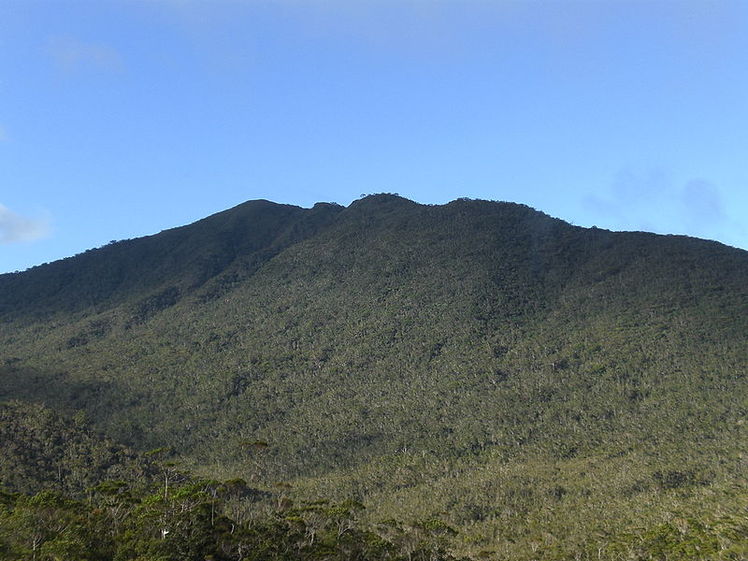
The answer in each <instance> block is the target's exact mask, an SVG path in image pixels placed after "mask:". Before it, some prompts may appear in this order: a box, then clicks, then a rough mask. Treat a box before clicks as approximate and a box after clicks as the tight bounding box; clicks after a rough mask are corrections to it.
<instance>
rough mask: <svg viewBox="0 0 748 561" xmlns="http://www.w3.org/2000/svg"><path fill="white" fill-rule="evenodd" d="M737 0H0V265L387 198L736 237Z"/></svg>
mask: <svg viewBox="0 0 748 561" xmlns="http://www.w3.org/2000/svg"><path fill="white" fill-rule="evenodd" d="M747 161H748V2H720V1H715V2H707V1H682V2H678V1H670V0H668V1H665V2H657V1H646V2H645V1H639V2H614V1H609V2H593V1H587V2H562V1H555V2H552V1H548V2H539V1H532V2H529V1H528V2H504V1H495V2H489V1H470V0H464V1H459V2H458V1H446V0H445V1H436V0H432V1H427V0H421V1H405V0H402V1H399V2H388V1H387V0H384V1H379V2H373V1H372V2H367V1H366V0H361V1H358V2H350V1H342V0H341V1H335V0H328V1H325V2H322V1H319V2H315V1H313V0H312V1H307V2H301V1H287V0H276V1H274V2H260V1H247V2H238V1H235V2H220V1H218V2H216V1H212V2H208V1H207V0H206V1H203V2H197V1H184V0H182V1H180V0H163V1H158V0H151V1H107V0H99V1H94V0H90V1H86V2H83V1H75V0H70V1H62V0H60V1H46V2H45V1H36V0H4V1H3V2H0V272H6V271H13V270H21V269H24V268H26V267H29V266H32V265H35V264H40V263H43V262H47V261H52V260H55V259H59V258H62V257H66V256H69V255H73V254H76V253H79V252H81V251H84V250H86V249H88V248H91V247H96V246H100V245H102V244H105V243H107V242H108V241H110V240H113V239H124V238H131V237H136V236H142V235H148V234H152V233H156V232H158V231H160V230H163V229H166V228H170V227H174V226H178V225H182V224H186V223H189V222H192V221H194V220H197V219H199V218H202V217H204V216H207V215H209V214H211V213H214V212H217V211H220V210H223V209H226V208H229V207H231V206H234V205H236V204H239V203H241V202H243V201H245V200H249V199H256V198H267V199H270V200H273V201H277V202H283V203H291V204H297V205H301V206H310V205H312V204H313V203H315V202H317V201H335V202H338V203H341V204H345V205H347V204H349V203H350V202H351V201H352V200H355V199H357V198H359V196H360V195H361V194H362V193H376V192H397V193H400V194H401V195H403V196H405V197H408V198H411V199H414V200H416V201H418V202H422V203H444V202H447V201H449V200H452V199H455V198H457V197H472V198H483V199H493V200H506V201H514V202H521V203H525V204H528V205H530V206H533V207H535V208H537V209H539V210H542V211H544V212H546V213H548V214H551V215H553V216H557V217H559V218H563V219H565V220H567V221H570V222H572V223H574V224H577V225H581V226H592V225H597V226H598V227H602V228H609V229H615V230H647V231H654V232H658V233H676V234H688V235H693V236H698V237H704V238H709V239H716V240H719V241H721V242H723V243H726V244H729V245H732V246H736V247H741V248H744V249H748V218H747V217H748V164H746V162H747Z"/></svg>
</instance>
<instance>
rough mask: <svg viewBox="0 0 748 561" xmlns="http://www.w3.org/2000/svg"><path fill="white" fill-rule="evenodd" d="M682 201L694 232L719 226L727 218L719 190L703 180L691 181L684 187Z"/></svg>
mask: <svg viewBox="0 0 748 561" xmlns="http://www.w3.org/2000/svg"><path fill="white" fill-rule="evenodd" d="M681 200H682V203H683V210H684V214H685V218H686V221H687V223H688V225H689V227H690V228H692V229H694V230H697V231H698V230H703V229H707V228H709V227H713V226H717V225H719V224H721V223H723V222H724V221H725V219H726V218H727V215H726V214H725V210H724V205H723V204H722V196H721V194H720V192H719V189H717V187H716V186H714V185H713V184H711V183H709V182H708V181H705V180H703V179H694V180H693V181H689V182H688V183H687V184H686V185H685V186H684V187H683V191H682V193H681Z"/></svg>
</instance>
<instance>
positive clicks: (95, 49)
mask: <svg viewBox="0 0 748 561" xmlns="http://www.w3.org/2000/svg"><path fill="white" fill-rule="evenodd" d="M49 53H50V55H51V56H52V59H53V60H54V62H55V65H56V66H57V68H59V69H60V70H62V71H63V72H65V73H74V72H77V71H81V70H86V69H94V70H104V71H108V72H112V71H119V70H121V69H122V57H121V55H120V54H119V52H118V51H117V50H116V49H114V48H112V47H109V46H107V45H102V44H97V43H85V42H83V41H80V40H78V39H76V38H74V37H54V38H52V39H51V40H50V42H49Z"/></svg>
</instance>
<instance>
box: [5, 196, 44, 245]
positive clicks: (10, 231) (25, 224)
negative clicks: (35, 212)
mask: <svg viewBox="0 0 748 561" xmlns="http://www.w3.org/2000/svg"><path fill="white" fill-rule="evenodd" d="M47 234H49V222H48V221H47V220H43V219H38V218H29V217H26V216H21V215H20V214H16V213H15V212H13V211H12V210H10V209H9V208H8V207H6V206H4V205H2V204H0V244H9V243H17V242H30V241H34V240H38V239H40V238H43V237H45V236H47Z"/></svg>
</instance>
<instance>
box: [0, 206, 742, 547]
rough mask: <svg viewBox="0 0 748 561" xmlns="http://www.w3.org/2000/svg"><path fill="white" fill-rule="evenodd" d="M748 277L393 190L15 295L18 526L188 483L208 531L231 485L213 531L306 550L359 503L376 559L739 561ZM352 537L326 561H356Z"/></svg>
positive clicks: (3, 343) (11, 324)
mask: <svg viewBox="0 0 748 561" xmlns="http://www.w3.org/2000/svg"><path fill="white" fill-rule="evenodd" d="M747 281H748V252H745V251H742V250H738V249H734V248H730V247H727V246H724V245H721V244H718V243H716V242H709V241H705V240H699V239H694V238H687V237H682V236H658V235H653V234H646V233H641V232H627V233H622V232H609V231H606V230H601V229H597V228H593V229H585V228H579V227H575V226H572V225H569V224H567V223H565V222H563V221H560V220H557V219H554V218H551V217H549V216H547V215H545V214H543V213H541V212H538V211H535V210H533V209H531V208H529V207H526V206H523V205H517V204H512V203H498V202H487V201H472V200H464V199H463V200H457V201H453V202H452V203H449V204H447V205H441V206H427V205H419V204H417V203H414V202H412V201H408V200H406V199H403V198H400V197H398V196H395V195H374V196H369V197H365V198H363V199H360V200H358V201H356V202H354V203H353V204H351V205H350V206H349V207H347V208H346V207H341V206H338V205H331V204H318V205H315V206H314V208H311V209H302V208H298V207H293V206H288V205H278V204H275V203H271V202H268V201H250V202H248V203H245V204H243V205H240V206H238V207H236V208H234V209H230V210H227V211H225V212H222V213H219V214H216V215H213V216H211V217H208V218H206V219H204V220H201V221H199V222H196V223H194V224H191V225H188V226H184V227H181V228H175V229H173V230H167V231H165V232H162V233H160V234H157V235H154V236H150V237H147V238H140V239H134V240H127V241H121V242H114V243H111V244H109V245H107V246H105V247H102V248H99V249H96V250H91V251H88V252H86V253H83V254H81V255H78V256H75V257H71V258H68V259H65V260H62V261H58V262H55V263H51V264H47V265H43V266H40V267H35V268H33V269H30V270H28V271H25V272H23V273H14V274H9V275H0V353H1V355H0V376H2V380H3V384H2V386H0V400H6V401H8V402H9V403H8V404H6V405H4V406H3V409H2V410H1V411H2V416H0V420H1V422H2V424H1V425H0V437H2V440H3V442H2V446H3V451H4V452H5V451H7V453H4V456H5V457H4V458H3V460H2V462H0V477H1V478H2V481H3V482H4V483H5V485H6V488H7V491H8V493H9V494H7V497H6V498H5V499H3V500H4V501H5V502H4V503H3V504H4V505H5V506H4V507H3V508H4V509H5V510H4V511H3V513H4V514H0V522H1V523H2V524H6V525H8V524H9V525H10V526H7V527H8V528H10V527H12V525H13V524H15V523H16V522H14V520H15V518H14V517H17V516H20V514H17V513H18V512H31V511H33V510H34V509H35V508H37V507H36V506H33V505H37V504H41V503H34V502H33V501H42V502H44V501H47V500H54V501H63V502H64V501H79V502H80V501H84V502H85V501H86V500H87V499H86V497H87V495H86V493H87V492H88V491H86V490H87V489H93V488H96V486H97V485H98V486H101V485H105V486H106V485H112V483H111V482H112V481H124V482H125V483H123V485H126V486H127V489H128V491H127V492H128V493H129V495H128V496H133V497H135V496H136V497H137V499H133V502H132V503H131V506H130V507H128V508H130V510H128V512H130V513H131V514H132V516H133V517H134V518H133V519H132V520H131V521H134V519H135V518H136V517H137V516H140V514H138V515H137V516H136V514H135V513H136V510H137V508H141V507H142V508H145V509H146V510H147V508H150V506H148V507H147V508H146V507H145V506H144V504H148V505H155V504H161V507H163V508H167V506H165V503H163V504H162V503H159V502H158V501H166V500H167V499H168V497H166V496H164V492H163V489H162V488H161V484H162V483H163V482H162V481H161V478H162V476H163V472H164V470H167V471H168V470H169V469H173V470H175V472H176V471H177V470H178V471H179V473H181V474H182V475H181V476H180V477H181V479H180V480H179V483H177V484H176V485H177V486H178V487H179V486H182V487H183V488H185V489H191V490H190V491H184V492H185V493H186V494H187V495H189V493H192V492H195V493H198V495H199V498H196V499H195V504H202V505H203V506H202V507H200V508H205V509H207V508H208V506H209V505H210V504H212V505H213V506H212V507H211V508H212V509H213V511H212V512H213V516H214V517H213V518H212V525H211V526H210V528H215V525H214V524H215V504H214V503H210V500H214V501H217V500H218V498H217V497H218V496H217V495H215V494H216V493H218V491H217V489H218V488H219V486H220V485H224V484H225V483H221V482H225V481H233V480H236V479H241V480H243V481H244V485H245V486H246V488H247V489H251V492H249V491H248V492H247V493H248V495H247V496H246V497H244V498H243V499H242V498H241V497H234V496H232V497H231V498H230V500H226V501H224V502H225V504H224V503H222V504H221V507H220V509H222V510H220V512H221V513H222V514H221V516H224V517H225V519H226V520H231V521H233V522H232V523H235V524H239V525H241V524H244V526H243V527H246V528H248V529H247V531H250V528H258V527H262V528H267V532H275V531H278V532H285V533H284V534H283V535H287V536H289V537H288V539H289V540H297V538H298V536H296V534H294V532H296V531H301V530H299V528H300V527H297V528H295V529H294V528H292V526H293V524H291V525H290V526H289V522H288V520H287V519H288V517H289V516H291V517H292V518H293V517H294V516H295V517H297V518H301V519H302V521H303V526H304V528H303V531H304V532H307V531H309V530H308V524H309V520H307V518H308V517H309V516H311V515H309V512H312V511H314V509H312V510H311V511H309V510H304V509H306V508H308V507H309V505H314V504H316V503H315V501H318V500H322V499H324V500H325V501H329V502H327V503H324V504H325V505H326V506H325V507H324V509H328V510H329V509H333V510H334V509H335V508H344V507H341V506H340V505H349V506H350V505H353V504H357V505H358V504H360V505H362V506H365V508H361V509H358V508H356V509H354V510H355V512H356V515H355V524H353V523H352V527H354V526H355V532H359V533H355V532H353V531H352V532H351V534H350V535H354V534H355V536H356V540H361V541H360V542H359V541H357V542H356V545H355V547H354V545H351V544H348V545H347V546H345V547H349V546H350V547H352V548H353V549H351V550H350V551H354V550H355V551H358V552H359V553H356V554H355V555H359V557H358V558H362V559H363V558H391V559H395V558H399V557H398V556H400V557H402V558H409V559H410V558H411V557H413V555H416V553H415V552H416V551H420V552H421V553H420V554H422V555H424V556H425V555H435V556H446V555H450V554H451V555H455V556H465V555H469V556H472V557H485V558H492V559H541V558H542V559H575V558H589V559H620V558H626V559H629V558H630V559H740V558H741V555H745V543H746V511H745V510H744V506H745V503H746V497H747V496H748V495H746V473H747V472H748V469H746V466H747V464H746V462H747V461H748V460H747V459H746V458H748V456H747V455H746V454H747V453H748V438H747V435H746V425H745V418H746V413H748V399H747V398H748V392H746V369H747V368H746V367H747V365H748V356H747V353H748V351H747V350H746V349H748V341H747V340H746V338H747V336H748V282H747ZM11 400H12V401H11ZM31 404H44V405H43V406H42V405H31ZM59 415H62V416H61V417H60V416H59ZM29 419H33V421H31V420H29ZM76 423H77V424H76ZM99 434H102V435H105V436H97V435H99ZM54 435H57V436H54ZM107 439H109V440H107ZM164 448H167V449H168V450H170V452H168V453H166V452H162V453H159V454H155V455H154V456H143V454H144V453H145V452H147V451H150V450H154V449H164ZM161 456H164V457H161ZM167 456H168V457H167ZM166 464H169V465H172V466H173V467H171V468H167V467H165V465H166ZM188 472H189V473H191V475H187V473H188ZM213 480H216V481H213ZM211 481H212V483H206V482H211ZM107 482H109V483H107ZM120 488H124V487H118V489H120ZM107 489H108V487H107ZM17 492H21V493H24V495H15V494H13V493H17ZM40 492H42V493H43V492H54V493H58V494H57V495H54V497H55V498H50V497H52V495H44V496H42V497H41V498H39V497H40V496H39V495H38V493H40ZM119 492H120V491H117V493H119ZM60 493H62V494H60ZM89 493H90V492H89ZM158 493H161V498H160V499H156V498H153V497H155V496H157V495H158ZM200 493H202V494H200ZM211 493H212V494H213V495H215V496H213V495H211ZM115 494H116V493H115ZM4 496H5V495H4ZM211 496H213V499H210V500H208V499H207V498H206V497H208V498H209V497H211ZM29 497H31V498H29ZM97 497H99V498H98V499H94V498H91V499H90V501H89V503H86V504H88V505H89V506H90V507H91V508H93V507H92V506H91V505H93V504H94V503H95V502H96V500H99V501H107V500H110V499H107V498H104V497H103V496H102V495H101V493H99V494H98V495H97ZM148 497H151V498H150V499H149V498H148ZM203 499H205V500H206V501H208V502H201V501H203ZM112 500H113V499H112ZM128 500H129V499H128ZM286 500H287V501H290V503H289V505H288V507H287V508H286V507H283V506H282V505H283V504H285V503H284V501H286ZM91 501H93V502H91ZM149 501H151V502H149ZM222 501H223V499H222ZM55 504H58V503H55ZM59 504H60V505H63V506H55V507H54V508H56V509H57V508H59V509H61V510H60V512H67V511H66V510H65V509H66V508H68V507H65V506H64V504H70V503H64V504H63V503H59ZM76 504H77V505H78V506H76V507H75V508H74V509H73V510H76V512H77V511H80V510H81V508H82V507H81V506H80V505H82V504H84V503H80V504H78V503H76ZM320 504H321V503H320ZM19 505H20V506H19ZM132 505H140V506H138V507H137V508H136V507H135V506H132ZM242 505H244V506H242ZM290 505H294V506H293V507H292V506H290ZM299 505H306V506H299ZM331 505H333V506H331ZM334 505H337V506H334ZM161 507H159V508H161ZM71 508H72V507H71ZM86 508H89V507H86ZM97 508H101V507H97ZM168 508H172V507H171V506H170V507H168ZM196 508H197V507H196ZM320 508H321V507H320ZM345 508H347V507H345ZM351 508H353V507H351ZM19 509H21V510H20V511H19ZM23 509H27V510H25V511H24V510H23ZM29 509H31V510H29ZM263 509H264V510H263ZM294 509H297V510H294ZM298 509H301V510H300V511H298ZM324 509H323V510H324ZM198 510H199V509H198ZM318 510H319V509H318ZM92 512H93V511H92ZM138 512H141V511H138ZM196 512H197V511H196ZM200 512H207V510H206V511H200ZM314 512H316V511H314ZM325 512H327V510H325ZM336 512H337V511H336ZM289 513H291V514H289ZM141 514H142V516H146V515H145V514H143V513H142V512H141ZM318 514H319V512H317V513H316V514H315V516H317V515H318ZM319 515H320V516H322V518H324V517H326V516H328V514H324V515H322V514H319ZM61 516H63V515H62V514H61ZM92 516H93V515H92ZM128 516H129V515H128ZM148 516H150V514H149V515H148ZM153 516H156V514H153ZM331 516H332V515H331ZM146 517H147V516H146ZM267 517H270V518H267ZM333 518H334V517H333ZM271 520H272V521H274V522H272V523H273V524H275V523H278V524H280V525H281V526H277V527H276V526H273V528H275V529H271V528H270V527H269V526H267V527H266V526H262V525H263V524H271ZM279 520H283V521H282V522H278V521H279ZM388 520H389V521H392V522H391V524H394V525H395V526H393V528H395V527H396V528H397V530H393V529H392V528H390V530H385V529H383V528H384V527H383V526H382V524H383V523H385V522H386V521H388ZM250 521H254V522H251V523H250ZM328 522H329V521H328ZM328 522H325V523H322V522H320V524H322V527H324V528H327V529H326V530H323V531H322V533H323V534H324V533H325V532H328V531H329V532H332V530H331V528H332V524H333V523H332V522H329V524H330V526H325V524H328ZM97 523H100V521H99V522H97ZM107 523H111V520H109V522H107ZM133 523H134V522H133ZM226 523H227V524H228V523H229V522H226ZM255 523H256V524H258V525H259V526H252V524H255ZM81 524H83V523H82V522H81ZM86 524H88V522H86ZM86 524H83V526H86ZM196 524H197V522H196ZM300 524H301V523H300ZM284 525H285V526H284ZM83 526H82V527H83ZM4 527H5V526H4ZM86 527H87V526H86ZM278 528H281V529H278ZM81 531H83V530H81ZM86 531H88V530H86ZM129 531H130V532H135V533H137V532H139V531H140V530H137V529H133V528H130V530H129ZM196 531H197V530H196ZM200 531H201V532H202V531H203V530H200ZM205 531H206V532H208V534H210V532H213V530H210V531H208V530H205ZM217 531H218V530H216V532H217ZM263 531H265V530H263ZM393 532H394V533H393ZM397 532H401V534H397ZM11 533H12V532H11ZM115 534H116V532H115ZM344 534H346V533H345V532H343V534H341V535H344ZM395 534H397V535H400V536H401V537H400V538H396V537H393V536H395ZM206 535H207V534H206ZM304 535H306V534H304ZM341 535H339V536H337V538H335V539H333V536H332V534H329V535H328V534H325V536H327V537H325V538H324V539H323V540H322V541H321V542H317V543H325V544H326V545H325V547H326V548H327V549H324V551H322V550H320V551H317V550H314V551H312V550H311V549H310V550H309V551H308V553H309V555H310V556H311V557H310V558H312V557H313V556H321V557H323V558H333V557H335V556H336V555H337V556H338V557H335V558H356V557H355V555H354V554H353V553H350V552H349V553H345V551H348V550H345V547H344V546H343V545H341V544H340V543H339V542H338V541H335V540H337V539H338V538H340V536H341ZM406 535H407V536H409V537H408V538H407V539H410V540H415V541H414V543H415V544H421V545H417V546H414V547H415V549H413V551H410V553H408V548H407V547H406V548H405V549H402V547H401V546H402V543H401V542H403V540H405V541H407V539H406V538H405V537H403V536H406ZM5 536H6V535H5V534H0V544H6V545H5V547H6V549H7V551H8V552H14V553H12V554H11V553H7V555H8V556H10V557H9V558H15V557H13V555H16V556H22V555H25V554H22V553H18V552H21V551H27V550H25V549H23V548H24V547H26V546H24V545H12V544H11V542H8V541H7V540H8V539H9V538H7V537H5ZM210 536H213V537H210V538H208V537H206V538H205V539H206V540H207V541H205V543H210V544H214V545H215V544H216V543H219V542H220V540H219V537H216V536H218V534H216V535H213V534H210ZM291 536H296V537H291ZM413 536H420V538H418V539H416V538H415V537H413ZM214 538H215V539H214ZM119 539H120V538H119V537H117V536H116V535H114V534H112V541H110V542H107V543H108V544H109V545H106V547H105V549H106V548H109V549H106V551H107V552H108V553H106V552H104V553H101V557H99V558H102V559H104V558H107V559H108V558H113V557H112V556H113V555H115V553H114V552H116V551H119V550H118V549H117V548H118V547H120V546H119V545H118V544H119V543H120V542H119V541H117V540H119ZM149 539H150V538H149ZM154 539H158V536H155V537H154ZM221 539H222V538H221ZM284 539H285V538H284ZM346 539H347V538H346ZM3 540H5V541H3ZM216 540H218V541H216ZM325 540H326V541H325ZM372 540H373V541H372ZM377 540H380V541H377ZM398 540H400V541H398ZM418 540H420V541H418ZM370 541H371V543H374V542H376V543H377V544H379V545H378V546H377V547H380V546H381V548H383V549H381V548H380V549H377V550H376V551H377V552H378V553H374V549H372V550H369V549H366V550H365V551H364V550H363V549H356V548H359V547H360V548H365V547H369V546H371V547H374V546H373V545H371V543H369V542H370ZM14 543H15V542H14ZM122 543H124V542H122ZM201 543H202V542H201ZM283 543H286V542H283ZM288 543H289V544H290V543H291V542H290V541H289V542H288ZM294 543H296V542H294ZM305 543H306V542H305ZM312 543H315V542H312ZM403 543H405V542H403ZM408 543H410V542H408ZM7 544H11V545H7ZM365 544H369V545H365ZM388 544H389V545H388ZM398 544H399V545H398ZM214 545H211V546H210V547H214ZM50 547H51V546H50ZM102 547H103V546H102ZM123 547H124V546H123ZM128 547H129V546H128ZM133 547H134V546H133ZM143 547H145V546H143ZM149 547H150V546H149ZM185 547H186V546H185ZM201 547H202V546H201ZM205 547H208V546H205ZM215 547H216V548H218V549H215V548H214V550H210V551H211V553H210V555H214V556H218V557H216V558H220V555H224V554H225V555H227V556H228V557H227V558H231V559H233V558H237V559H240V558H251V557H241V555H240V554H237V553H236V552H235V551H234V550H231V552H228V553H226V552H224V553H219V550H220V551H223V550H222V549H220V547H219V546H215ZM221 547H223V546H221ZM227 547H228V546H227ZM231 547H234V546H231ZM253 547H254V546H253ZM257 547H259V546H257ZM284 547H285V546H284ZM310 547H311V545H310ZM409 547H410V546H409ZM419 547H420V548H421V549H418V548H419ZM741 547H742V548H743V549H741ZM14 548H15V549H14ZM19 548H20V549H19ZM336 548H338V549H336ZM341 548H342V549H341ZM388 548H390V549H388ZM398 548H400V549H398ZM658 548H659V549H658ZM136 549H137V548H136ZM136 549H131V550H127V551H131V553H121V554H118V555H120V557H118V558H121V559H135V558H137V557H138V556H139V555H140V556H144V555H146V556H147V555H154V556H155V555H156V553H154V552H155V551H156V550H153V551H151V550H146V549H144V550H142V551H141V550H137V552H136ZM230 549H231V548H229V550H230ZM312 549H313V548H312ZM375 549H376V548H375ZM292 550H293V549H292V548H291V546H290V545H288V548H287V549H285V550H283V552H281V550H278V551H277V552H275V553H272V555H278V556H282V555H292V554H291V553H289V552H291V551H292ZM0 551H3V550H2V549H0ZM102 551H104V550H102ZM122 551H123V552H124V551H125V549H123V550H122ZM146 551H151V553H146ZM159 551H160V550H159ZM195 551H199V552H200V553H196V554H195V555H207V554H208V553H206V552H207V551H208V549H205V550H201V549H199V548H198V549H197V550H195ZM227 551H228V550H227ZM258 551H259V550H258ZM299 551H301V550H297V552H296V553H295V554H294V555H296V554H298V555H301V554H300V553H299ZM284 552H285V553H284ZM380 554H381V557H377V555H380ZM49 555H52V554H51V553H50V554H49ZM159 555H160V553H159ZM164 555H166V554H164ZM231 555H234V557H231ZM236 555H239V556H238V557H237V556H236ZM247 555H248V554H247ZM267 555H268V557H267V558H271V557H270V556H271V553H267ZM107 556H109V557H107ZM325 556H327V557H325ZM367 556H368V557H367ZM575 556H576V557H575ZM637 556H638V557H637ZM18 558H21V557H18ZM49 558H52V557H49ZM71 558H72V557H71ZM154 558H155V557H154Z"/></svg>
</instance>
